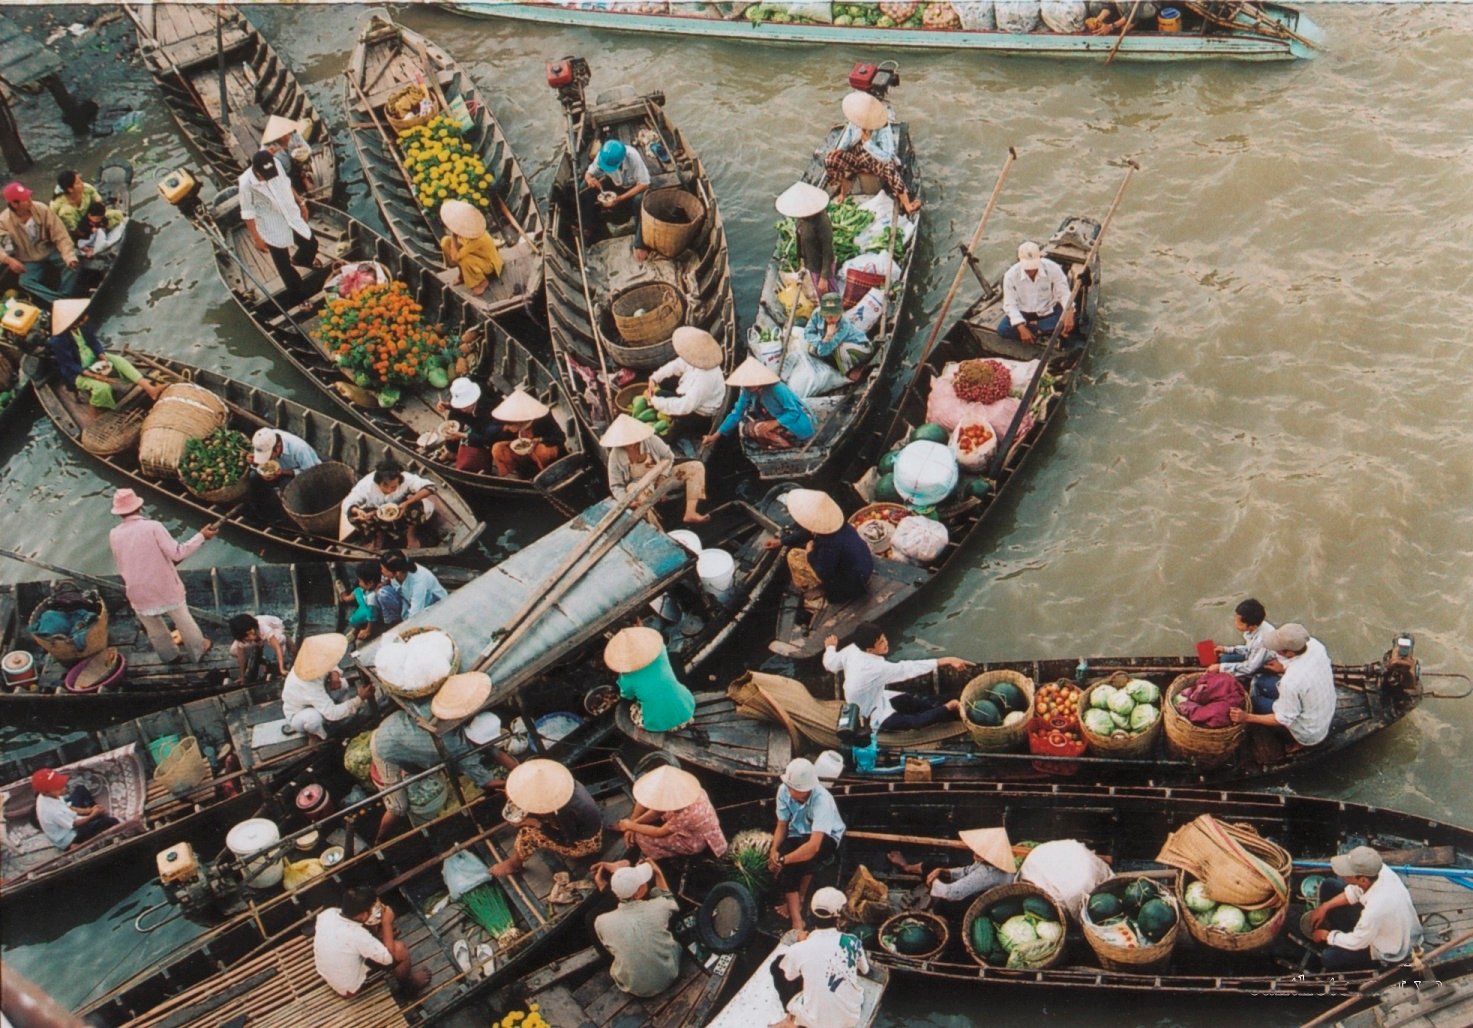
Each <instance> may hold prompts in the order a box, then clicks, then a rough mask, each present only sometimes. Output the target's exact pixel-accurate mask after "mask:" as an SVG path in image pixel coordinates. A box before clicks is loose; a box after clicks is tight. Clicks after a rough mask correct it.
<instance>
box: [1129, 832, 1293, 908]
mask: <svg viewBox="0 0 1473 1028" xmlns="http://www.w3.org/2000/svg"><path fill="white" fill-rule="evenodd" d="M1156 859H1157V860H1158V861H1160V862H1161V863H1163V864H1169V865H1171V866H1172V867H1175V868H1179V869H1180V870H1182V871H1185V872H1187V873H1188V874H1190V875H1191V876H1192V877H1194V878H1197V879H1200V880H1201V881H1202V883H1203V884H1204V885H1206V886H1207V891H1208V893H1209V894H1210V895H1211V896H1212V898H1213V899H1215V900H1217V901H1218V902H1219V903H1231V904H1232V905H1233V906H1235V907H1241V908H1243V909H1244V910H1260V909H1263V908H1265V907H1271V906H1275V905H1277V904H1278V903H1280V902H1282V901H1283V900H1284V899H1285V898H1286V897H1287V896H1288V895H1289V878H1290V875H1291V873H1292V869H1293V859H1292V858H1291V857H1290V855H1289V851H1288V850H1286V849H1284V848H1283V847H1282V846H1279V845H1278V844H1277V843H1273V842H1269V841H1268V840H1267V839H1264V838H1263V837H1262V836H1260V835H1259V834H1258V833H1257V832H1256V831H1254V829H1253V828H1252V827H1251V826H1248V825H1232V824H1225V823H1223V822H1221V821H1218V820H1217V819H1216V818H1214V817H1213V816H1212V815H1211V814H1201V815H1198V816H1197V817H1195V818H1193V819H1192V820H1191V821H1189V822H1188V823H1186V824H1185V825H1182V827H1180V828H1178V829H1177V830H1176V831H1174V832H1172V833H1171V834H1170V835H1169V836H1167V838H1166V842H1165V843H1164V844H1162V846H1161V851H1160V852H1159V853H1158V854H1157V855H1156Z"/></svg>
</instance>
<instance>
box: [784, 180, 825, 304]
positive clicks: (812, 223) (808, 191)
mask: <svg viewBox="0 0 1473 1028" xmlns="http://www.w3.org/2000/svg"><path fill="white" fill-rule="evenodd" d="M776 207H777V212H778V213H779V214H781V215H782V216H783V217H785V218H792V219H793V232H794V235H795V237H796V242H797V247H798V267H799V268H800V269H802V270H805V271H807V273H808V275H809V276H810V281H809V282H807V283H804V288H805V289H806V288H807V287H809V286H811V287H812V288H813V289H815V290H817V291H818V292H819V293H826V292H828V291H830V290H832V289H833V288H835V287H836V286H837V285H838V281H839V280H838V277H837V275H836V274H835V269H836V267H837V265H836V263H835V261H834V224H833V222H832V221H830V220H829V194H828V193H826V192H824V191H823V190H822V189H820V188H818V187H817V186H814V185H809V184H808V183H807V182H794V183H793V184H792V185H791V186H789V187H788V188H787V189H785V190H783V191H782V193H780V194H779V195H778V198H777V203H776ZM793 302H794V303H797V302H798V301H797V298H796V296H795V297H794V300H793Z"/></svg>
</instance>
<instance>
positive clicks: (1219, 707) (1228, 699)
mask: <svg viewBox="0 0 1473 1028" xmlns="http://www.w3.org/2000/svg"><path fill="white" fill-rule="evenodd" d="M1176 709H1177V712H1178V713H1179V714H1181V715H1182V716H1183V717H1185V718H1186V719H1187V720H1188V721H1190V722H1191V723H1192V724H1194V725H1196V726H1197V727H1199V728H1226V727H1227V726H1228V725H1230V724H1232V723H1233V722H1232V718H1230V717H1228V712H1229V711H1231V710H1234V709H1236V710H1242V709H1243V684H1242V683H1241V682H1239V681H1238V680H1237V679H1236V678H1234V677H1233V676H1232V675H1230V674H1227V673H1226V672H1223V671H1204V672H1203V673H1202V676H1201V677H1200V678H1198V679H1197V681H1196V682H1195V683H1193V684H1192V685H1189V686H1187V687H1186V688H1185V689H1183V690H1182V694H1181V702H1180V703H1178V704H1177V706H1176Z"/></svg>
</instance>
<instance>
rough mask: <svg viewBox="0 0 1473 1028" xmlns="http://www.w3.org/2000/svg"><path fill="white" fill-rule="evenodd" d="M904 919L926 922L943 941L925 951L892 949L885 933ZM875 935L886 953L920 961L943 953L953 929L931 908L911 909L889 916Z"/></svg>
mask: <svg viewBox="0 0 1473 1028" xmlns="http://www.w3.org/2000/svg"><path fill="white" fill-rule="evenodd" d="M902 921H923V922H925V924H926V925H928V926H929V927H930V928H931V930H932V931H934V932H935V933H936V937H937V938H938V939H940V940H941V941H940V942H939V943H937V944H936V946H935V947H934V948H933V949H930V950H927V951H926V952H925V953H901V952H900V951H898V950H894V949H891V948H890V946H889V945H887V944H886V942H885V935H886V933H888V932H889V931H890V930H891V929H893V928H895V927H897V926H898V925H899V924H900V923H901V922H902ZM875 937H876V938H877V939H878V940H879V943H880V948H882V949H883V950H884V951H885V952H886V953H889V954H890V955H892V956H895V957H898V958H899V959H901V960H914V961H916V962H918V963H919V962H923V961H926V960H934V959H935V958H936V957H937V956H939V955H940V954H941V951H942V950H944V949H945V948H946V942H947V940H948V939H950V938H951V929H950V928H948V927H947V926H946V921H945V920H943V919H942V918H941V917H939V916H937V915H936V914H933V913H931V912H930V911H929V910H910V911H906V912H904V913H900V914H896V915H895V916H893V917H890V918H887V919H886V920H885V922H884V923H883V924H881V925H880V928H879V931H878V932H876V933H875Z"/></svg>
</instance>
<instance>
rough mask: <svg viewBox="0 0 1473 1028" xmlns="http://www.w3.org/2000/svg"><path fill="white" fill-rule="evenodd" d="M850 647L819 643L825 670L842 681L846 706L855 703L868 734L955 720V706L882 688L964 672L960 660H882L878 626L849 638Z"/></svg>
mask: <svg viewBox="0 0 1473 1028" xmlns="http://www.w3.org/2000/svg"><path fill="white" fill-rule="evenodd" d="M850 638H851V639H852V640H853V641H852V642H850V644H849V645H848V646H845V647H844V648H843V649H842V650H840V649H837V647H838V645H839V637H838V636H836V635H831V636H829V637H828V638H827V639H825V640H824V641H823V645H824V650H823V666H824V670H826V671H830V672H833V673H834V674H839V673H840V672H843V675H844V701H845V702H846V703H853V704H854V705H855V706H857V707H858V708H859V713H860V714H861V715H862V716H863V717H864V718H865V720H867V721H868V722H869V726H870V729H871V731H875V732H880V731H885V732H901V731H905V730H906V729H910V728H924V727H926V726H927V725H934V724H937V723H939V722H941V721H948V720H953V719H955V718H956V717H957V708H958V707H959V706H960V704H959V703H958V701H956V700H943V699H941V697H939V696H928V695H926V694H925V693H914V692H898V691H896V690H893V689H886V688H885V686H887V685H893V684H895V683H896V682H906V681H909V680H910V679H912V678H918V677H920V676H921V675H929V674H931V673H932V672H933V671H935V670H936V669H937V668H938V667H949V668H964V667H966V666H967V662H966V661H964V660H961V659H960V658H958V657H940V658H934V657H932V658H926V659H924V660H894V661H891V660H886V659H885V655H886V654H887V653H889V652H890V640H889V639H887V638H885V633H884V632H883V631H881V630H880V628H879V626H878V625H875V624H872V623H870V622H868V621H865V622H862V623H861V624H860V625H859V626H858V627H856V628H855V629H854V634H853V635H852V636H851V637H850Z"/></svg>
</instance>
